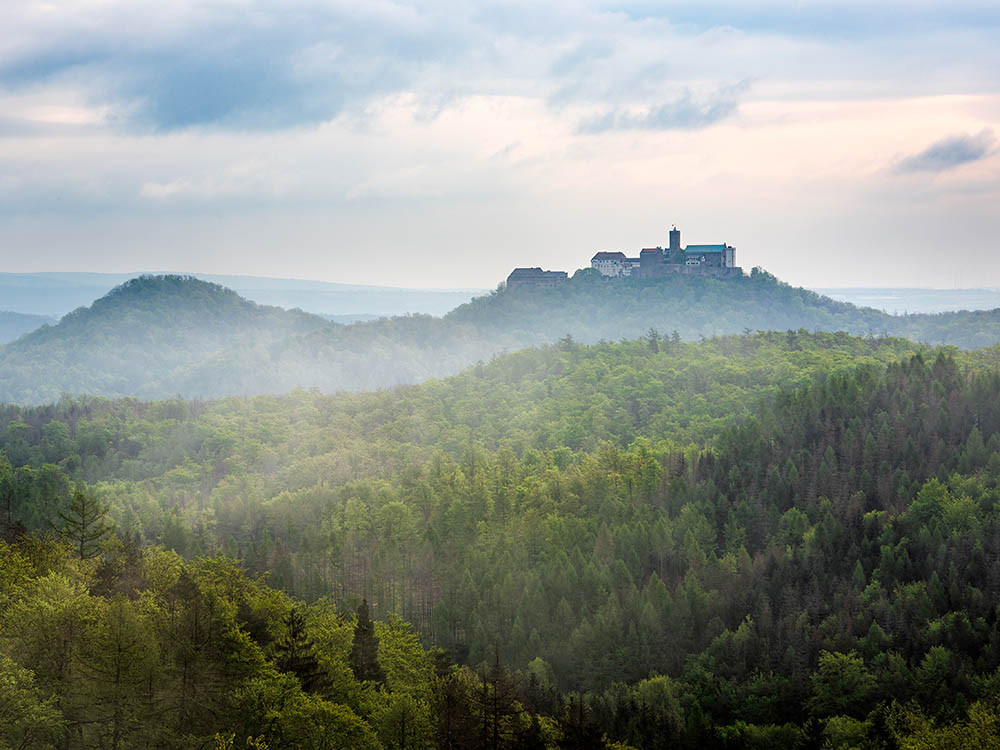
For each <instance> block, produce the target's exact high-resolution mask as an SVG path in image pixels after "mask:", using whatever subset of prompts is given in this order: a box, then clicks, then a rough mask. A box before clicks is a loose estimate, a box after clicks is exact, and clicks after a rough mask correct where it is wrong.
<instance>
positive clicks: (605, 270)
mask: <svg viewBox="0 0 1000 750" xmlns="http://www.w3.org/2000/svg"><path fill="white" fill-rule="evenodd" d="M590 265H591V267H592V268H596V269H597V271H598V273H600V274H601V275H602V276H631V275H632V271H633V269H636V268H638V267H639V259H638V258H627V257H625V253H621V252H615V253H611V252H600V253H597V255H595V256H594V257H593V258H591V259H590Z"/></svg>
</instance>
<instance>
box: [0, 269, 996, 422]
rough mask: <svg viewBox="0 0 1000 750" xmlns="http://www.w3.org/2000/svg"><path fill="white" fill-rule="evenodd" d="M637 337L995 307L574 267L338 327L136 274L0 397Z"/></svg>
mask: <svg viewBox="0 0 1000 750" xmlns="http://www.w3.org/2000/svg"><path fill="white" fill-rule="evenodd" d="M650 329H653V330H655V331H658V332H659V333H660V334H664V333H669V334H676V336H677V337H678V338H680V339H681V340H684V341H696V340H700V339H702V338H705V337H709V338H711V337H715V336H723V335H729V334H734V333H739V332H749V331H754V330H800V329H804V330H808V331H845V332H847V333H850V334H852V335H859V336H868V337H879V338H885V337H888V336H905V337H907V338H908V339H911V340H913V341H918V342H923V343H924V344H926V345H930V346H935V345H954V346H959V347H962V348H975V347H982V346H987V345H993V344H996V343H997V342H998V341H1000V311H997V310H994V311H990V312H975V313H969V312H961V313H946V314H941V315H910V316H902V317H894V316H890V315H886V314H885V313H882V312H879V311H876V310H872V309H869V308H858V307H855V306H853V305H849V304H846V303H841V302H835V301H833V300H831V299H829V298H826V297H821V296H820V295H817V294H815V293H813V292H809V291H807V290H805V289H797V288H793V287H791V286H789V285H787V284H784V283H781V282H779V281H778V280H777V279H775V278H774V277H773V276H771V275H770V274H768V273H766V272H763V271H760V270H757V269H755V271H754V272H753V273H752V274H751V275H750V276H746V277H742V278H732V279H714V278H709V277H700V276H687V275H677V276H676V277H669V278H665V279H653V280H643V279H615V280H607V279H602V278H600V277H599V275H597V274H596V272H593V271H592V270H589V269H588V270H584V271H580V272H578V273H577V274H576V275H575V276H574V277H573V278H572V279H571V280H569V281H568V282H567V283H566V284H563V285H561V286H559V287H558V288H555V289H548V290H541V289H519V290H513V291H508V290H505V289H498V290H497V291H495V292H494V293H492V294H490V295H488V296H485V297H481V298H478V299H475V300H473V301H472V302H470V303H468V304H466V305H462V306H460V307H459V308H457V309H455V310H454V311H452V312H451V313H449V314H448V315H446V316H444V317H443V318H435V317H431V316H428V315H413V316H401V317H395V318H387V319H380V320H375V321H369V322H359V323H354V324H351V325H337V324H335V323H331V322H329V321H326V320H324V319H323V318H320V317H318V316H315V315H308V314H306V313H303V312H301V311H296V310H292V311H286V310H280V309H278V308H269V307H263V306H260V305H255V304H254V303H251V302H248V301H247V300H244V299H242V298H241V297H239V296H238V295H237V294H236V293H235V292H232V291H230V290H227V289H224V288H222V287H220V286H218V285H215V284H209V283H206V282H203V281H199V280H197V279H193V278H182V277H176V276H163V277H145V278H140V279H133V280H132V281H129V282H128V283H127V284H125V285H123V286H122V287H119V288H117V289H115V290H113V291H112V292H110V293H109V294H108V295H106V296H105V297H103V298H101V299H100V300H97V301H96V302H95V303H94V304H93V305H92V306H91V307H90V308H81V309H80V310H77V311H75V312H73V313H71V314H70V315H67V316H66V317H65V318H64V319H63V320H62V321H60V323H59V324H58V325H55V326H46V327H43V328H42V329H39V330H37V331H35V332H33V333H31V334H29V335H27V336H25V337H23V338H22V339H20V340H18V341H16V342H13V343H11V344H8V345H7V346H5V347H2V348H0V401H12V402H17V403H22V404H39V403H46V402H52V401H56V400H58V399H59V398H60V397H61V396H62V395H63V394H66V393H70V394H80V393H88V394H94V395H103V396H133V397H139V398H169V397H172V396H174V395H176V394H181V395H183V396H186V397H197V398H202V397H212V398H217V397H222V396H226V395H254V394H261V393H287V392H289V391H291V390H293V389H295V388H319V389H321V390H323V391H326V392H335V391H341V390H355V391H356V390H364V389H373V388H383V387H391V386H397V385H400V384H406V383H415V382H423V381H425V380H427V379H429V378H434V377H445V376H449V375H452V374H454V373H457V372H459V371H461V370H463V369H464V368H466V367H468V366H469V365H472V364H474V363H476V362H477V361H488V360H489V359H490V358H491V357H493V356H495V355H498V354H500V353H503V352H509V351H516V350H520V349H522V348H524V347H526V346H538V345H543V344H550V343H554V342H556V341H558V340H560V339H563V338H565V337H566V336H567V335H568V336H570V337H572V338H573V339H574V340H577V341H580V342H583V343H588V344H593V343H597V342H599V341H601V340H607V341H618V340H620V339H623V338H624V339H636V338H638V337H639V336H642V335H644V334H645V333H646V332H647V331H649V330H650Z"/></svg>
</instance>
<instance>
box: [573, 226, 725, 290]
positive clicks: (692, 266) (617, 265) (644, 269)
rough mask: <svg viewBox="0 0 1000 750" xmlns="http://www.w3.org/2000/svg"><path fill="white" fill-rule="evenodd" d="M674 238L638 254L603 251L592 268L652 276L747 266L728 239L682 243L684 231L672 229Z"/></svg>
mask: <svg viewBox="0 0 1000 750" xmlns="http://www.w3.org/2000/svg"><path fill="white" fill-rule="evenodd" d="M669 236H670V242H669V245H668V247H667V249H666V250H664V249H663V248H662V247H644V248H643V249H642V250H641V251H640V253H639V257H638V258H628V257H626V256H625V253H622V252H607V251H604V252H599V253H597V254H596V255H594V257H593V258H591V260H590V265H591V267H592V268H594V269H596V270H597V271H598V272H599V273H600V274H601V275H602V276H608V277H614V276H638V277H639V278H644V279H651V278H659V277H661V276H668V275H670V274H675V273H687V274H701V275H707V276H737V275H741V274H742V273H743V270H742V269H740V268H738V267H737V266H736V248H734V247H732V246H731V245H727V244H726V243H724V242H723V243H722V244H718V245H688V246H687V247H685V248H682V247H681V233H680V230H679V229H677V227H673V228H672V229H671V230H670V235H669Z"/></svg>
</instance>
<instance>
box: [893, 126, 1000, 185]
mask: <svg viewBox="0 0 1000 750" xmlns="http://www.w3.org/2000/svg"><path fill="white" fill-rule="evenodd" d="M996 142H997V139H996V136H995V135H994V134H993V131H992V130H990V129H989V128H985V129H984V130H981V131H980V132H979V133H977V134H976V135H968V134H965V133H961V134H958V135H950V136H948V137H947V138H942V139H941V140H939V141H936V142H934V143H932V144H931V145H930V146H928V147H927V148H925V149H924V150H923V151H921V152H920V153H917V154H913V155H912V156H907V157H905V158H904V159H901V160H900V161H899V162H898V163H897V164H896V166H895V168H894V170H893V171H895V172H896V173H899V174H906V173H910V172H944V171H946V170H949V169H954V168H955V167H958V166H961V165H962V164H967V163H969V162H973V161H979V160H980V159H984V158H986V157H987V156H989V155H990V154H992V153H993V152H994V150H995V148H994V147H995V145H996Z"/></svg>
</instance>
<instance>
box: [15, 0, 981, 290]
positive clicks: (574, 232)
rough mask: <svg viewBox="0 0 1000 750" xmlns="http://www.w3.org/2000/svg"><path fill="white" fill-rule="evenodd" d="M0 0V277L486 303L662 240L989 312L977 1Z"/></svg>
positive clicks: (827, 282) (808, 276)
mask: <svg viewBox="0 0 1000 750" xmlns="http://www.w3.org/2000/svg"><path fill="white" fill-rule="evenodd" d="M10 5H11V8H10V9H9V10H10V12H9V23H8V24H7V26H6V30H5V32H4V33H2V34H0V106H2V107H3V112H4V116H3V117H0V268H2V270H5V271H10V272H28V271H30V270H35V271H38V270H43V271H56V270H62V271H65V270H67V269H69V270H74V269H77V270H80V271H84V270H86V271H102V272H113V271H114V270H115V269H119V268H122V267H125V266H133V267H135V266H139V267H147V268H155V267H159V268H163V267H174V268H178V267H184V268H189V269H192V272H194V273H200V274H218V275H248V276H263V277H281V276H286V277H290V278H301V279H317V280H323V281H326V282H329V283H342V284H360V285H374V286H391V287H402V288H410V289H420V288H436V289H454V288H461V289H480V288H492V287H493V286H495V285H496V283H498V282H499V281H500V280H501V279H503V278H505V277H506V275H507V274H508V273H509V272H510V270H511V269H512V268H514V267H523V266H541V267H543V268H550V269H570V268H572V267H580V266H584V267H585V265H586V263H587V261H588V260H589V258H590V257H591V256H592V255H593V253H594V252H596V251H599V250H622V251H624V252H626V253H632V252H634V251H637V250H638V249H639V248H641V247H648V246H655V245H658V244H665V242H666V233H667V231H668V229H669V227H670V225H671V224H676V225H677V226H678V227H679V228H680V230H681V231H682V233H683V238H684V242H685V243H686V242H693V243H717V242H726V243H728V244H730V245H733V246H735V247H736V251H737V264H738V265H741V266H743V267H744V268H752V267H754V266H761V267H763V268H766V269H768V271H769V272H771V273H773V274H775V275H776V276H778V277H779V278H781V279H783V280H786V281H788V283H791V284H793V285H796V286H803V287H807V288H812V287H820V286H823V287H847V286H850V287H872V286H875V287H880V286H883V287H884V286H894V287H922V286H927V285H933V286H934V287H935V288H972V287H970V282H972V281H974V282H975V283H976V284H980V285H984V286H1000V263H998V262H997V260H996V259H995V257H994V253H993V249H994V248H993V245H994V244H995V238H996V237H998V236H1000V215H998V212H996V210H995V206H996V205H997V201H998V199H1000V149H998V140H997V135H996V134H997V132H998V130H1000V72H998V71H1000V49H998V48H997V45H996V44H995V38H996V35H997V32H998V31H1000V9H998V8H993V7H990V5H989V4H987V3H983V2H974V1H969V0H963V1H962V2H958V3H943V2H930V1H921V2H917V3H913V2H901V1H898V0H897V1H894V2H888V3H880V4H878V5H871V4H866V3H861V2H849V3H846V4H845V3H833V2H816V3H810V4H802V3H793V2H790V0H769V1H768V2H765V3H763V4H761V3H757V4H754V5H753V6H750V5H748V4H746V3H742V2H738V1H737V0H715V1H713V2H707V3H697V4H696V3H687V2H674V3H670V4H668V5H666V6H662V5H659V4H650V3H645V2H634V3H624V4H622V3H611V2H604V0H600V1H599V2H583V0H566V2H562V3H558V4H554V5H551V6H535V5H530V4H524V5H513V6H503V7H500V6H496V5H493V4H491V3H489V2H486V1H485V0H484V1H483V2H477V3H473V4H468V5H464V4H451V3H446V2H435V3H432V4H429V5H428V4H421V5H419V6H418V5H415V4H409V3H406V2H389V3H383V4H375V5H352V4H350V3H347V4H343V5H337V6H330V5H329V4H326V3H321V2H318V0H296V3H295V6H294V7H295V10H296V12H295V13H287V12H286V10H287V8H286V6H284V5H279V4H276V3H274V2H270V1H268V0H251V1H250V2H249V3H246V4H242V5H240V6H234V5H232V4H229V3H224V2H221V0H212V1H211V2H206V3H201V2H199V3H195V2H191V1H189V0H185V1H183V2H179V3H173V4H171V5H170V6H164V7H163V8H155V7H150V6H142V7H139V6H135V5H134V4H131V3H128V2H125V0H102V2H101V3H100V4H99V5H98V6H93V5H91V4H88V3H74V2H71V3H66V4H61V5H60V6H59V8H58V9H54V8H51V7H48V6H41V5H39V4H37V3H33V2H31V1H30V0H14V2H12V3H11V4H10ZM251 17H252V18H254V19H256V20H255V22H254V23H249V22H248V19H250V18H251ZM124 28H128V29H130V32H129V34H128V35H126V36H123V35H122V34H121V31H120V30H121V29H124ZM237 61H238V62H237Z"/></svg>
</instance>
